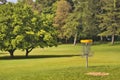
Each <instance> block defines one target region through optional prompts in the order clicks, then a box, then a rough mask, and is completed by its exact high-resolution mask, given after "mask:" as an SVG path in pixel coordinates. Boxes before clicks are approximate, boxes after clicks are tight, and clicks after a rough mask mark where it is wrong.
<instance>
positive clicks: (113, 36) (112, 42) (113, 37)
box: [111, 34, 115, 45]
mask: <svg viewBox="0 0 120 80" xmlns="http://www.w3.org/2000/svg"><path fill="white" fill-rule="evenodd" d="M114 39H115V35H114V34H113V35H112V40H111V44H112V45H113V44H114Z"/></svg>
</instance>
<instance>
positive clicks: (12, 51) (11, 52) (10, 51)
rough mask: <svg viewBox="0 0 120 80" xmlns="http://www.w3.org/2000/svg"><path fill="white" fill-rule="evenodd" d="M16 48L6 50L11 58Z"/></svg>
mask: <svg viewBox="0 0 120 80" xmlns="http://www.w3.org/2000/svg"><path fill="white" fill-rule="evenodd" d="M15 50H16V49H11V50H8V52H9V53H10V56H11V57H12V58H13V57H14V52H15Z"/></svg>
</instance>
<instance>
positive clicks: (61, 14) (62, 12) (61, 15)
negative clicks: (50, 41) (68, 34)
mask: <svg viewBox="0 0 120 80" xmlns="http://www.w3.org/2000/svg"><path fill="white" fill-rule="evenodd" d="M61 5H62V6H61ZM70 11H71V5H70V3H68V2H67V1H66V0H60V1H58V2H57V9H56V13H55V15H56V16H55V18H54V26H55V27H56V28H57V32H58V37H59V38H60V39H63V38H64V36H63V33H64V29H63V26H64V25H65V20H66V18H67V17H68V13H69V12H70Z"/></svg>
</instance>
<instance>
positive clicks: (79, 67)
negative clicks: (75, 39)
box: [0, 44, 120, 80]
mask: <svg viewBox="0 0 120 80" xmlns="http://www.w3.org/2000/svg"><path fill="white" fill-rule="evenodd" d="M119 48H120V45H115V46H111V45H109V44H102V45H93V46H92V52H93V56H91V57H89V68H88V69H87V68H86V67H85V66H86V64H85V57H82V56H81V54H82V46H81V45H80V44H77V45H76V46H73V45H72V44H65V45H59V46H58V47H52V48H44V49H41V48H36V49H34V50H33V51H32V52H31V53H30V54H29V57H28V58H25V57H24V56H25V52H22V51H20V50H17V51H16V52H15V56H16V57H15V58H14V59H11V58H9V54H8V53H7V52H0V80H113V79H115V80H119V79H120V77H119V75H120V60H119V58H120V49H119ZM94 71H96V72H108V73H110V75H109V76H98V77H94V76H88V75H86V73H87V72H94Z"/></svg>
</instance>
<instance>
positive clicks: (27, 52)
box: [25, 49, 29, 57]
mask: <svg viewBox="0 0 120 80" xmlns="http://www.w3.org/2000/svg"><path fill="white" fill-rule="evenodd" d="M28 54H29V51H28V49H26V55H25V56H26V57H28Z"/></svg>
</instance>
